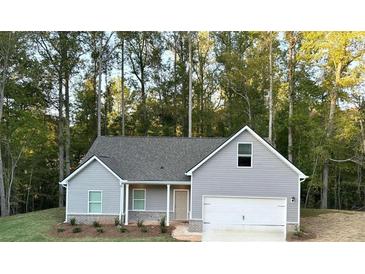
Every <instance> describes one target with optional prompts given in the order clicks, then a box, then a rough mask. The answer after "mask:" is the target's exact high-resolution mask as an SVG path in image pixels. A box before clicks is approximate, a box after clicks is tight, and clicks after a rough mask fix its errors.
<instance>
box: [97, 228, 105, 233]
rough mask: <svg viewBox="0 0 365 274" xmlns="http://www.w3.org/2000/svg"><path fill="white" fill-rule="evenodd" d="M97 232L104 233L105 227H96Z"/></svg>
mask: <svg viewBox="0 0 365 274" xmlns="http://www.w3.org/2000/svg"><path fill="white" fill-rule="evenodd" d="M96 232H98V233H103V232H104V229H103V228H101V227H97V228H96Z"/></svg>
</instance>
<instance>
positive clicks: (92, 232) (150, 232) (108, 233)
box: [50, 224, 175, 239]
mask: <svg viewBox="0 0 365 274" xmlns="http://www.w3.org/2000/svg"><path fill="white" fill-rule="evenodd" d="M75 227H79V228H81V232H78V233H73V232H72V230H73V229H74V228H75ZM123 227H125V228H126V229H127V230H128V231H126V232H124V233H122V232H120V231H119V229H118V227H117V226H115V225H110V224H105V225H104V224H103V225H101V228H102V229H103V232H102V233H101V232H97V228H96V227H93V226H92V225H84V224H78V225H73V226H72V225H70V224H57V225H55V226H54V227H53V229H52V231H51V232H50V234H51V235H52V236H54V237H57V238H60V239H62V238H83V237H103V238H144V237H146V238H148V237H156V236H161V235H171V233H172V231H173V230H174V229H175V227H173V226H169V227H167V231H166V233H161V231H160V226H159V225H145V227H146V228H147V232H142V231H141V228H140V227H137V225H134V224H132V225H126V226H123ZM59 228H63V229H64V231H63V232H58V229H59Z"/></svg>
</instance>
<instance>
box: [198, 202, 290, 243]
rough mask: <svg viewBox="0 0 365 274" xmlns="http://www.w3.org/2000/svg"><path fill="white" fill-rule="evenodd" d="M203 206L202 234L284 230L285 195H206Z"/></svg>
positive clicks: (280, 231) (274, 232) (273, 232)
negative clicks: (260, 196) (273, 196)
mask: <svg viewBox="0 0 365 274" xmlns="http://www.w3.org/2000/svg"><path fill="white" fill-rule="evenodd" d="M203 208H204V216H203V221H204V225H203V233H204V234H205V236H203V238H207V237H206V236H207V235H223V234H224V233H233V232H234V233H241V234H242V233H245V232H250V233H251V234H252V233H253V232H254V234H252V235H260V233H261V234H262V235H263V237H264V235H266V234H267V233H271V234H272V235H278V234H280V235H283V234H285V229H286V227H285V224H286V199H285V198H256V197H205V198H204V207H203ZM212 233H213V234H212ZM217 233H218V234H217ZM222 233H223V234H222ZM257 233H259V234H257ZM237 235H238V234H237ZM208 238H214V237H208ZM282 238H283V237H282Z"/></svg>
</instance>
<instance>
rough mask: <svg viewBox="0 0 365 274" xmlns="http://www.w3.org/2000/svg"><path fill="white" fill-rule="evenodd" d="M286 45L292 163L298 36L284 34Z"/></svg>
mask: <svg viewBox="0 0 365 274" xmlns="http://www.w3.org/2000/svg"><path fill="white" fill-rule="evenodd" d="M285 37H286V40H287V43H288V102H289V115H288V160H289V161H290V162H293V121H292V120H293V105H294V93H295V91H294V87H295V65H296V47H297V40H298V34H297V33H295V32H294V31H288V32H286V33H285Z"/></svg>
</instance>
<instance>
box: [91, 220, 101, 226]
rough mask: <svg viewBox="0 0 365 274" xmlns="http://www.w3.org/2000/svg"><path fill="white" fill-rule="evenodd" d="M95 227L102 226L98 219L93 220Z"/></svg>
mask: <svg viewBox="0 0 365 274" xmlns="http://www.w3.org/2000/svg"><path fill="white" fill-rule="evenodd" d="M93 227H101V225H100V223H99V222H98V221H93Z"/></svg>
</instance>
